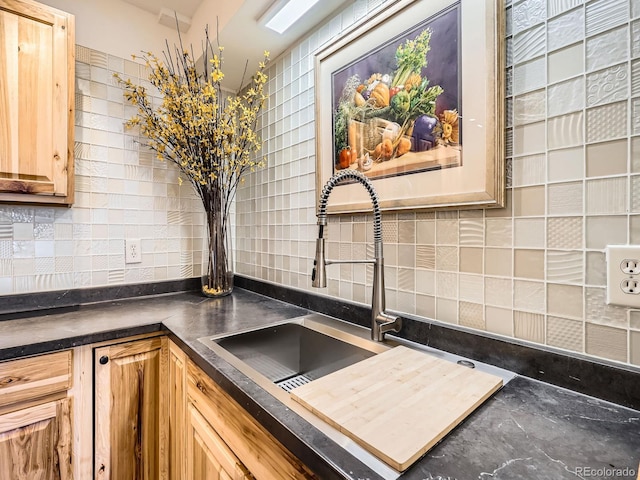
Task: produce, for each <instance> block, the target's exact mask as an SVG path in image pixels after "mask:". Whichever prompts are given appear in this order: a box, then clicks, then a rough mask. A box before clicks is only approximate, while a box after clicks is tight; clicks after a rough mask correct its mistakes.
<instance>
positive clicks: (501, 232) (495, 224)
mask: <svg viewBox="0 0 640 480" xmlns="http://www.w3.org/2000/svg"><path fill="white" fill-rule="evenodd" d="M485 222H486V223H485V245H486V246H489V247H510V246H511V243H512V238H513V229H512V225H511V219H500V218H495V219H494V218H488V219H486V221H485Z"/></svg>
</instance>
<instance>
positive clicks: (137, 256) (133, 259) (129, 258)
mask: <svg viewBox="0 0 640 480" xmlns="http://www.w3.org/2000/svg"><path fill="white" fill-rule="evenodd" d="M141 262H142V250H141V248H140V239H139V238H128V239H126V240H125V241H124V263H141Z"/></svg>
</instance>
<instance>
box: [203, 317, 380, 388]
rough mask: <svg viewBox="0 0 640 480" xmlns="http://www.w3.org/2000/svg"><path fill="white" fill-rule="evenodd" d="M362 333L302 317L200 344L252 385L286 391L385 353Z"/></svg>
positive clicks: (336, 322)
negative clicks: (241, 373) (224, 360)
mask: <svg viewBox="0 0 640 480" xmlns="http://www.w3.org/2000/svg"><path fill="white" fill-rule="evenodd" d="M363 334H366V330H365V329H361V328H360V327H355V326H353V325H349V324H347V323H345V322H340V321H339V320H335V319H331V318H328V317H324V316H321V315H307V316H304V317H299V318H295V319H292V320H288V321H286V322H283V323H278V324H272V325H268V326H263V327H259V328H256V329H251V330H247V331H241V332H236V333H232V334H223V335H218V336H214V337H206V338H202V339H200V341H202V342H203V343H205V344H206V345H208V346H209V347H210V348H212V349H213V350H214V351H215V352H216V353H218V354H219V355H221V356H223V357H224V358H225V359H226V360H227V361H229V363H231V364H232V365H234V366H235V367H236V368H238V369H240V370H241V371H244V372H245V373H247V371H248V372H249V373H248V376H249V377H251V378H252V379H253V380H257V381H258V383H264V380H267V381H268V382H269V383H274V384H276V385H278V386H279V387H281V388H282V389H284V390H286V391H287V392H288V391H290V390H291V389H292V388H295V387H297V386H300V385H303V384H305V383H308V382H310V381H312V380H316V379H318V378H320V377H322V376H324V375H328V374H329V373H332V372H335V371H337V370H340V369H342V368H344V367H348V366H349V365H352V364H354V363H356V362H359V361H361V360H364V359H366V358H369V357H371V356H373V355H375V354H376V353H380V352H383V351H385V350H387V349H388V348H389V347H387V346H385V345H382V344H379V343H376V342H372V341H371V340H369V339H367V338H364V336H363Z"/></svg>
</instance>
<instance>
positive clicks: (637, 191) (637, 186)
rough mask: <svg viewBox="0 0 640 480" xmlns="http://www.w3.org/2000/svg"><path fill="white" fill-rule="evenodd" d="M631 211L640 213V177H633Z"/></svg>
mask: <svg viewBox="0 0 640 480" xmlns="http://www.w3.org/2000/svg"><path fill="white" fill-rule="evenodd" d="M631 211H632V212H634V213H640V177H638V176H636V175H634V176H633V177H631Z"/></svg>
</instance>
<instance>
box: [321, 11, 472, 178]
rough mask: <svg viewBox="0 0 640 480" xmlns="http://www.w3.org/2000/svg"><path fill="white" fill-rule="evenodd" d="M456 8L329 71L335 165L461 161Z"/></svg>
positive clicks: (374, 172) (373, 172)
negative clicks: (332, 101) (342, 66)
mask: <svg viewBox="0 0 640 480" xmlns="http://www.w3.org/2000/svg"><path fill="white" fill-rule="evenodd" d="M458 15H459V12H458V10H457V9H455V8H454V9H450V10H449V11H446V12H442V13H440V14H439V15H436V16H434V17H432V18H430V19H428V21H426V22H422V23H420V24H418V25H416V26H415V27H414V28H412V29H411V30H410V31H406V32H403V33H402V34H401V35H399V36H397V37H394V38H392V39H391V40H390V41H388V42H386V43H385V44H383V45H381V46H380V47H379V48H377V49H375V50H373V51H371V52H369V53H367V54H365V55H364V56H361V57H359V58H357V59H356V60H355V61H354V62H352V63H350V64H349V65H346V66H345V67H344V68H342V69H340V70H338V71H336V72H333V74H332V81H331V82H332V90H333V98H334V109H333V138H334V156H335V161H334V168H335V169H336V170H340V169H344V168H355V169H357V170H360V171H361V172H363V173H365V174H366V175H367V176H368V177H370V178H384V177H389V176H396V175H404V174H409V173H413V172H422V171H429V170H436V169H442V168H452V167H458V166H461V165H462V132H461V128H460V122H459V117H460V115H461V114H462V111H461V106H460V101H459V97H460V79H459V52H458V46H459V43H458V36H459V32H458Z"/></svg>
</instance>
